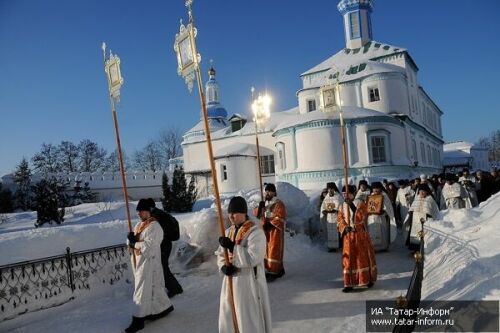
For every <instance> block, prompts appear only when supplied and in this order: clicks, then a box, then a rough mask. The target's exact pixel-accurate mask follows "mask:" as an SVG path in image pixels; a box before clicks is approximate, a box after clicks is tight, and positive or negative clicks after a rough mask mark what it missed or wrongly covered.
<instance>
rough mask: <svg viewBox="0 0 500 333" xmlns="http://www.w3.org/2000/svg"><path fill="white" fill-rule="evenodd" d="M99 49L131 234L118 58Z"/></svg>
mask: <svg viewBox="0 0 500 333" xmlns="http://www.w3.org/2000/svg"><path fill="white" fill-rule="evenodd" d="M101 48H102V54H103V59H104V71H105V72H106V77H107V79H108V92H109V100H110V103H111V113H112V115H113V125H114V128H115V138H116V150H117V151H118V161H119V164H120V175H121V179H122V191H123V197H124V200H125V210H126V213H127V222H128V229H129V232H132V220H131V216H130V207H129V201H128V189H127V179H126V177H125V164H124V162H123V153H122V146H121V141H120V130H119V127H118V116H117V115H116V105H117V104H118V102H120V88H121V87H122V85H123V77H122V73H121V69H120V58H119V57H118V56H117V55H116V54H113V53H112V52H111V50H110V51H109V54H106V43H104V42H103V43H102V46H101ZM132 258H133V263H134V268H135V267H136V264H137V261H136V257H135V252H134V251H132Z"/></svg>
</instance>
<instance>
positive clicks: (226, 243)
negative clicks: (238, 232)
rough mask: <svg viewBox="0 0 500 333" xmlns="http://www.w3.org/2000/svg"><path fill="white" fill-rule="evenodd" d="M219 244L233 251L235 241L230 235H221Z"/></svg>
mask: <svg viewBox="0 0 500 333" xmlns="http://www.w3.org/2000/svg"><path fill="white" fill-rule="evenodd" d="M219 244H220V246H222V247H224V248H226V249H228V250H229V251H231V252H233V249H234V242H233V241H232V240H231V239H230V238H229V237H219Z"/></svg>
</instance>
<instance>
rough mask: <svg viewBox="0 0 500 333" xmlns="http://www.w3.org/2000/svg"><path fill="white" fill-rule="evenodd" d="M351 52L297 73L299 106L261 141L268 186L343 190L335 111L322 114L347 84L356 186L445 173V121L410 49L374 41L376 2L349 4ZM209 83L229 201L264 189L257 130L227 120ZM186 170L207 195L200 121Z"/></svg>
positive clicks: (274, 117)
mask: <svg viewBox="0 0 500 333" xmlns="http://www.w3.org/2000/svg"><path fill="white" fill-rule="evenodd" d="M338 10H339V11H340V13H341V14H342V16H343V19H344V24H343V25H344V32H345V40H346V45H345V47H344V48H342V49H341V50H340V51H338V52H337V53H336V54H334V55H332V56H330V57H329V58H327V59H326V60H325V61H323V62H321V63H319V64H317V65H316V66H313V67H312V68H310V69H308V70H306V71H305V72H303V73H302V74H300V78H301V80H302V88H301V89H300V90H299V91H297V93H296V95H297V104H298V105H297V106H296V107H294V108H292V109H290V110H285V111H281V112H274V113H272V114H271V118H270V119H269V120H268V121H267V123H266V125H265V126H264V127H265V128H262V129H261V131H260V133H259V141H260V150H261V165H262V169H263V181H264V182H276V181H282V182H289V183H291V184H293V185H295V186H297V187H299V188H300V189H302V190H316V189H320V188H323V187H324V186H325V184H326V182H329V181H336V182H337V183H338V184H341V183H342V175H343V159H342V148H341V140H340V122H339V114H338V112H323V111H322V110H321V105H320V98H319V91H320V88H321V87H322V86H324V85H326V84H329V83H330V84H331V83H332V77H333V79H335V80H336V79H337V78H338V80H339V83H340V89H339V91H340V100H341V104H342V110H343V115H344V120H345V123H346V141H347V147H348V155H349V158H348V163H349V174H350V178H351V180H350V181H351V182H353V183H354V182H357V181H358V180H359V179H377V178H388V179H395V178H400V177H405V178H406V177H411V176H415V175H418V174H421V173H426V174H433V173H439V172H440V171H441V170H442V154H443V139H442V132H441V116H442V115H443V112H442V111H441V110H440V108H439V107H438V106H437V105H436V103H435V102H434V101H433V100H432V99H431V97H430V96H429V94H428V93H427V92H426V91H425V89H424V88H423V87H422V86H421V85H420V84H419V81H418V75H417V73H418V70H419V68H418V67H417V64H416V63H415V61H414V60H413V59H412V57H411V56H410V53H409V51H408V50H407V49H405V48H402V47H398V46H393V45H390V44H387V43H382V42H378V41H375V40H373V39H372V24H371V13H372V10H373V5H372V1H371V0H342V1H340V3H339V4H338ZM209 76H210V78H209V80H208V82H207V83H206V96H207V104H208V114H209V124H210V131H211V134H212V139H213V147H214V159H215V162H216V168H217V173H218V179H219V182H220V184H219V186H220V190H221V192H222V193H235V192H237V191H239V190H247V189H252V188H257V187H258V178H257V177H258V176H257V175H258V171H257V164H256V159H257V158H256V145H255V126H254V123H253V121H252V117H251V116H245V115H244V114H249V112H241V113H240V114H234V115H232V116H231V117H228V113H227V111H226V109H224V107H223V106H222V105H221V103H220V95H221V94H220V88H219V85H218V83H217V81H216V78H215V77H216V72H215V70H214V69H213V68H211V69H210V71H209ZM182 148H183V164H184V169H185V171H186V173H187V174H190V175H193V176H195V177H196V182H197V185H198V190H199V193H200V195H206V194H209V192H210V189H211V184H212V181H211V174H210V164H209V161H208V157H207V156H208V153H207V145H206V140H205V132H204V126H203V121H202V120H200V121H199V122H198V123H197V124H196V125H195V126H194V127H193V128H191V129H190V130H188V131H187V132H186V133H185V134H184V136H183V142H182Z"/></svg>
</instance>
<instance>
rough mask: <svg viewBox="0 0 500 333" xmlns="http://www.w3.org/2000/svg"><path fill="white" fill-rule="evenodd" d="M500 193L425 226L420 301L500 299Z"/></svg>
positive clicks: (447, 214) (444, 215)
mask: <svg viewBox="0 0 500 333" xmlns="http://www.w3.org/2000/svg"><path fill="white" fill-rule="evenodd" d="M499 226H500V193H497V194H496V195H495V196H493V197H492V198H490V199H489V200H488V201H486V202H483V203H481V205H480V206H479V207H476V208H473V209H461V210H447V211H444V212H443V216H442V221H436V222H434V223H432V224H431V225H428V226H427V229H426V230H427V232H426V238H425V239H426V248H425V255H426V257H425V268H424V283H423V288H422V298H423V299H428V300H436V299H443V300H499V299H500V270H499V269H498V268H499V267H500V245H499V244H500V233H499V232H498V228H499Z"/></svg>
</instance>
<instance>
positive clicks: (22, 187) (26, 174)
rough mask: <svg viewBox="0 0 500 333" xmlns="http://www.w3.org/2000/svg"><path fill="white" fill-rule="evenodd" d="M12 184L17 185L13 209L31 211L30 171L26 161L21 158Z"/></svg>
mask: <svg viewBox="0 0 500 333" xmlns="http://www.w3.org/2000/svg"><path fill="white" fill-rule="evenodd" d="M14 183H15V184H16V185H17V189H16V192H15V194H14V197H15V207H16V208H18V209H22V210H28V209H31V201H32V200H31V199H32V193H31V170H30V167H29V164H28V161H27V160H26V159H25V158H23V159H22V160H21V162H20V163H19V165H18V166H17V167H16V171H15V172H14Z"/></svg>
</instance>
